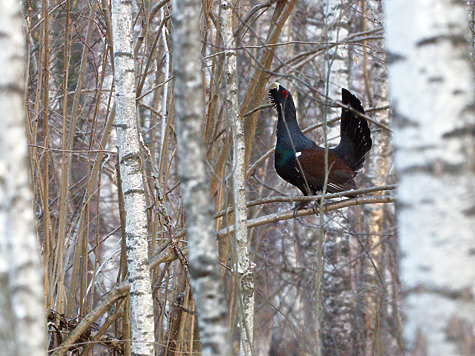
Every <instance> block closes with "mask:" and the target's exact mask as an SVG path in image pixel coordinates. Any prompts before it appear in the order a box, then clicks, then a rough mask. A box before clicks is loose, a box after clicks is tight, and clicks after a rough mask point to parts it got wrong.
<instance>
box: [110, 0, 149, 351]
mask: <svg viewBox="0 0 475 356" xmlns="http://www.w3.org/2000/svg"><path fill="white" fill-rule="evenodd" d="M112 30H113V40H114V67H115V71H114V82H115V105H116V129H117V144H118V149H119V164H120V174H121V179H122V190H123V195H124V207H125V214H126V226H125V236H126V244H127V264H128V272H129V284H130V320H131V333H132V345H131V347H132V355H153V354H154V347H153V345H154V324H153V303H152V289H151V285H150V270H149V268H148V243H147V231H148V230H147V214H146V202H145V190H144V183H143V176H142V163H141V159H140V156H141V154H140V143H139V136H138V127H137V126H138V122H137V112H136V105H135V97H136V94H135V69H134V55H133V47H132V2H131V1H129V0H113V1H112ZM119 184H120V183H119Z"/></svg>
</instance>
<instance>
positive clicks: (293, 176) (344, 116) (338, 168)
mask: <svg viewBox="0 0 475 356" xmlns="http://www.w3.org/2000/svg"><path fill="white" fill-rule="evenodd" d="M341 94H342V103H343V105H345V106H346V107H343V108H342V113H341V121H340V132H341V133H340V143H339V144H338V145H337V146H336V147H334V148H330V149H328V166H327V167H328V169H327V171H328V179H327V186H326V191H327V192H328V193H339V192H343V191H347V190H352V189H357V186H356V183H355V180H354V177H355V176H356V173H357V172H358V171H359V170H360V169H361V168H362V166H363V163H364V161H365V157H366V153H367V152H368V151H369V150H370V149H371V146H372V144H373V142H372V140H371V131H370V129H369V126H368V123H367V121H366V119H365V118H363V117H361V116H359V115H358V114H356V113H355V112H354V111H353V110H355V111H357V112H359V113H361V114H364V109H363V106H362V105H361V101H360V100H359V99H358V98H357V97H356V96H355V95H354V94H352V93H351V92H350V91H348V90H347V89H345V88H342V93H341ZM269 97H270V100H271V103H272V105H273V107H274V109H275V111H276V112H277V116H278V120H277V143H276V146H275V154H274V165H275V170H276V171H277V174H278V175H279V176H280V177H281V178H282V179H284V180H285V181H287V182H289V183H290V184H292V185H294V186H296V187H297V188H298V189H300V191H301V192H302V193H303V195H304V196H308V195H316V194H317V193H319V192H322V191H323V188H324V185H325V175H326V172H325V149H324V148H323V147H319V146H318V145H317V144H316V143H315V142H314V141H312V140H311V139H309V138H308V137H306V136H305V135H304V134H303V133H302V130H301V129H300V127H299V124H298V122H297V116H296V110H295V104H294V100H293V99H292V94H291V93H290V91H289V90H287V89H286V88H284V87H283V86H282V85H280V84H279V83H273V84H272V85H271V87H270V89H269ZM350 108H351V109H350ZM352 109H353V110H352ZM306 205H307V203H305V202H300V203H298V204H297V205H296V207H295V211H294V216H296V213H297V210H298V209H300V208H302V207H304V206H306Z"/></svg>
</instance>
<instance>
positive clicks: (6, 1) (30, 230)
mask: <svg viewBox="0 0 475 356" xmlns="http://www.w3.org/2000/svg"><path fill="white" fill-rule="evenodd" d="M0 7H1V9H2V11H0V33H1V35H0V48H1V50H0V110H1V113H2V115H1V118H0V154H1V156H0V197H1V199H0V200H1V202H0V284H1V290H2V292H1V294H2V297H1V298H0V303H1V304H0V306H1V308H0V344H1V345H2V354H3V355H15V356H16V355H19V356H21V355H28V356H29V355H33V356H36V355H45V352H46V328H45V308H44V300H43V295H44V290H43V281H42V280H43V276H42V271H43V268H42V266H41V263H40V258H39V254H38V247H37V241H36V234H35V218H34V213H33V208H32V204H33V198H32V193H31V190H30V184H29V180H28V168H27V167H28V162H27V154H28V153H27V142H26V135H25V122H24V120H25V115H24V113H25V106H24V97H23V95H24V93H25V61H24V56H25V36H24V34H23V29H22V21H23V15H22V13H21V11H20V3H19V2H17V1H13V0H2V1H0Z"/></svg>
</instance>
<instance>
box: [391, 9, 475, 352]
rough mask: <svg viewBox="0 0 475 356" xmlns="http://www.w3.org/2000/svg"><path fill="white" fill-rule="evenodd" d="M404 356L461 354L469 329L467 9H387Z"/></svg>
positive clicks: (473, 217) (473, 265)
mask: <svg viewBox="0 0 475 356" xmlns="http://www.w3.org/2000/svg"><path fill="white" fill-rule="evenodd" d="M386 16H387V31H388V36H387V48H388V60H389V63H390V70H389V79H390V85H391V86H390V88H391V94H392V99H393V104H394V120H395V124H396V127H395V139H396V140H395V144H396V164H397V167H398V170H399V174H400V185H399V190H398V193H399V202H400V203H399V224H400V225H399V231H400V241H401V249H402V253H403V256H404V257H403V260H402V263H401V268H402V281H403V287H404V291H405V304H404V312H405V315H406V325H405V338H406V342H407V346H408V349H409V351H410V352H409V354H411V355H414V354H417V355H422V354H424V355H444V356H447V355H462V354H473V349H472V351H471V352H470V351H469V353H465V352H464V351H463V350H467V349H466V348H465V347H466V346H467V345H470V342H471V343H472V347H473V338H474V332H473V330H474V329H473V328H474V326H475V323H474V322H475V306H474V294H475V253H474V251H475V239H474V234H475V169H474V165H475V164H474V162H475V154H474V147H475V144H474V143H475V142H474V127H475V120H474V80H473V74H474V73H473V71H472V66H471V63H470V60H469V52H468V46H469V43H470V42H469V35H470V31H469V28H468V15H467V9H466V3H465V2H464V1H451V0H417V1H414V0H391V1H387V2H386Z"/></svg>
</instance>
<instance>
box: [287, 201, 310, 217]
mask: <svg viewBox="0 0 475 356" xmlns="http://www.w3.org/2000/svg"><path fill="white" fill-rule="evenodd" d="M308 204H309V202H308V201H299V202H297V203H295V205H294V206H293V207H292V208H291V210H293V211H294V218H296V217H297V212H298V211H299V210H300V209H305V208H306V207H307V206H308ZM314 211H315V210H314Z"/></svg>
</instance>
